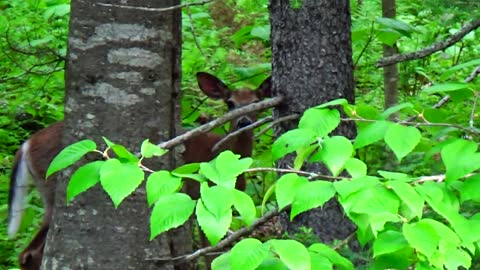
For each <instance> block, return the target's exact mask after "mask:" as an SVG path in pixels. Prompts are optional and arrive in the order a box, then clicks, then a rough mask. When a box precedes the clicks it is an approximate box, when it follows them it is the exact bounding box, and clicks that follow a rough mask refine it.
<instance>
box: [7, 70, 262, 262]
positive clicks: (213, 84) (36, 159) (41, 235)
mask: <svg viewBox="0 0 480 270" xmlns="http://www.w3.org/2000/svg"><path fill="white" fill-rule="evenodd" d="M197 80H198V84H199V86H200V89H201V90H202V91H203V92H204V93H205V94H206V95H207V96H209V97H210V98H213V99H222V100H223V101H224V102H225V103H226V104H227V105H228V107H229V109H235V108H239V107H242V106H245V105H248V104H251V103H253V102H256V101H259V100H261V99H263V98H265V97H267V96H270V80H269V79H267V80H266V81H265V82H263V83H262V85H261V86H260V87H259V88H258V89H257V91H255V92H254V91H250V90H246V89H243V90H239V91H231V90H230V89H229V88H228V87H227V86H226V85H225V84H224V83H223V82H222V81H220V80H219V79H217V78H216V77H214V76H213V75H210V74H208V73H201V72H200V73H197ZM254 121H256V115H255V114H252V115H245V116H241V117H239V118H238V119H234V120H232V123H231V125H230V131H234V130H237V129H239V128H241V127H244V126H247V125H249V124H251V123H253V122H254ZM63 126H64V125H63V122H58V123H56V124H53V125H51V126H49V127H47V128H45V129H43V130H40V131H39V132H37V133H35V134H34V135H33V136H32V137H31V138H30V139H29V140H28V141H26V142H25V143H24V144H23V145H22V147H21V148H20V150H18V152H17V154H16V156H15V160H14V165H13V169H12V175H11V180H10V193H9V226H8V234H9V236H10V237H13V236H14V235H15V233H16V232H17V230H18V228H19V226H20V223H21V217H22V213H23V209H24V207H25V206H24V205H25V203H24V202H25V196H26V194H27V191H28V182H29V180H30V179H31V180H33V182H34V184H35V186H36V187H37V189H38V190H39V192H40V195H41V197H42V201H43V204H44V208H45V216H44V218H43V221H42V225H41V228H40V230H39V232H38V233H37V234H36V235H35V237H34V239H33V240H32V241H31V242H30V244H29V245H28V246H27V247H26V248H25V250H24V251H23V252H22V253H21V254H20V255H19V262H20V266H21V269H22V270H38V269H40V264H41V261H42V256H43V248H44V246H45V240H46V236H47V233H48V228H49V225H50V222H51V219H52V216H53V210H54V201H55V189H56V188H55V186H56V183H55V181H54V180H53V179H52V180H48V181H47V180H46V179H45V175H46V171H47V168H48V166H49V165H50V163H51V161H52V160H53V158H54V157H55V156H56V155H57V154H58V153H59V152H60V151H61V149H62V145H61V137H62V132H63ZM222 138H223V136H221V135H218V134H214V133H206V134H201V135H198V136H196V137H193V138H191V139H190V140H187V141H186V142H185V143H184V145H185V152H184V154H183V157H184V161H185V162H186V163H193V162H206V161H210V160H212V159H213V158H215V156H216V155H217V154H218V153H220V152H221V151H224V150H231V151H233V152H234V153H236V154H240V155H241V156H242V157H249V156H251V155H252V149H253V132H252V131H251V130H248V131H245V132H242V133H241V134H239V135H238V136H236V137H234V138H232V139H231V140H230V141H228V142H227V143H225V145H224V146H222V147H220V148H219V149H218V150H217V151H215V152H213V151H212V148H213V147H214V146H215V145H216V144H217V143H218V142H219V141H220V140H221V139H222ZM193 182H194V181H188V183H187V188H186V189H187V190H186V192H187V194H189V195H190V196H192V197H193V198H198V197H199V185H198V184H197V185H195V183H193ZM190 183H193V184H190ZM236 187H237V188H238V189H240V190H244V189H245V179H244V177H243V176H240V177H239V179H238V180H237V185H236Z"/></svg>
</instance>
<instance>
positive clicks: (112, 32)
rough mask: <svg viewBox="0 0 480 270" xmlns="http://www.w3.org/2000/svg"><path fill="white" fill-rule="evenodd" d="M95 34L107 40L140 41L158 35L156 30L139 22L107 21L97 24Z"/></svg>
mask: <svg viewBox="0 0 480 270" xmlns="http://www.w3.org/2000/svg"><path fill="white" fill-rule="evenodd" d="M95 35H96V36H98V37H101V38H103V39H104V40H108V41H120V40H125V39H126V40H130V41H142V40H148V39H152V38H156V37H158V32H157V31H156V30H155V29H153V28H146V27H145V26H143V25H140V24H119V23H107V24H101V25H99V26H97V27H96V28H95Z"/></svg>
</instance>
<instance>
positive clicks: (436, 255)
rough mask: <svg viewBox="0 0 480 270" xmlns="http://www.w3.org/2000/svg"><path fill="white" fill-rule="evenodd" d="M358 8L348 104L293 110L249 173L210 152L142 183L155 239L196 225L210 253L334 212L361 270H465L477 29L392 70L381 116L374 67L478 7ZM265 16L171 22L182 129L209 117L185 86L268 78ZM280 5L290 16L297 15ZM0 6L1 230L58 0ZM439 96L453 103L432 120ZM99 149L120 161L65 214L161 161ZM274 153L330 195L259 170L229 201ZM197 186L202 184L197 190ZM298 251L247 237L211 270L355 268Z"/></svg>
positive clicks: (470, 247) (44, 103)
mask: <svg viewBox="0 0 480 270" xmlns="http://www.w3.org/2000/svg"><path fill="white" fill-rule="evenodd" d="M358 2H359V1H351V6H352V19H353V29H352V41H353V44H352V46H353V53H354V57H353V58H354V62H355V81H356V102H357V104H356V105H348V104H347V103H346V101H345V100H335V101H332V102H328V103H327V104H323V105H319V106H317V107H315V108H311V109H309V110H307V111H305V113H304V115H303V117H302V119H301V121H300V124H299V127H298V128H297V129H293V130H291V131H289V132H287V133H285V134H283V135H282V136H281V137H280V138H279V139H277V140H276V141H275V142H274V144H273V149H272V148H271V147H270V144H271V142H272V139H271V137H272V136H273V133H272V132H271V131H270V132H267V133H266V134H264V135H262V136H261V137H260V138H259V139H258V141H259V143H258V144H257V149H256V150H255V155H254V159H253V160H251V159H243V160H242V159H238V157H236V156H235V155H234V154H232V153H223V154H222V156H221V157H218V158H217V159H216V160H214V161H212V162H209V163H202V164H190V165H185V166H182V167H179V168H177V169H175V170H173V171H171V172H169V171H159V172H154V173H152V174H150V175H149V176H148V178H147V182H146V189H147V194H146V201H147V202H148V204H149V206H150V207H153V208H152V215H151V220H150V228H151V238H152V239H153V238H155V237H156V236H158V235H159V234H161V233H163V232H166V231H168V230H170V229H172V228H175V227H178V226H180V225H181V224H183V223H184V222H186V221H187V220H188V219H189V217H190V216H191V215H193V213H194V211H195V214H196V216H197V218H198V222H199V223H200V225H201V228H202V230H203V231H204V232H205V233H206V235H207V237H208V239H209V240H210V241H211V242H212V243H217V242H218V241H220V239H221V238H222V237H223V236H224V235H225V234H226V232H227V230H228V229H229V228H230V227H235V228H236V227H238V226H240V225H237V224H235V226H232V224H233V223H234V222H237V223H240V224H241V225H250V224H252V223H253V222H254V221H255V219H256V218H257V217H258V215H259V214H260V213H259V212H262V211H263V209H264V208H265V207H268V206H271V205H273V204H276V205H277V207H278V208H280V209H284V210H285V209H288V207H289V206H290V207H291V208H290V218H293V217H295V215H297V214H299V213H301V212H304V211H307V210H308V209H311V208H315V207H321V206H322V205H323V203H324V202H325V201H326V200H328V199H330V198H333V199H336V200H338V201H339V203H340V204H341V205H342V207H343V209H344V210H345V212H346V215H347V217H348V218H349V219H351V220H352V221H353V222H354V223H355V224H356V225H357V227H358V231H357V234H356V237H357V239H358V240H359V241H360V242H361V243H362V244H365V245H366V246H368V247H371V250H370V252H371V254H368V255H371V256H370V257H364V258H363V257H362V260H363V261H364V263H365V264H366V265H367V266H366V268H368V269H392V268H393V269H408V268H412V267H415V268H416V269H442V268H445V269H457V268H462V267H463V268H472V269H475V268H478V255H477V254H479V253H478V243H479V240H480V237H479V236H478V234H477V233H475V232H477V231H479V230H480V215H478V210H477V209H478V206H479V205H478V204H479V203H480V195H479V193H478V189H479V188H480V178H479V176H478V174H477V173H478V169H479V165H477V164H480V162H479V160H478V156H479V152H478V149H477V145H478V128H477V127H476V126H477V125H478V121H477V118H478V115H477V112H476V110H475V107H474V106H472V104H473V100H474V99H475V97H476V96H477V95H478V79H477V80H476V81H473V82H471V83H464V82H463V81H464V79H465V78H466V77H467V76H468V75H469V74H470V73H471V71H472V70H473V68H475V67H476V66H478V65H479V63H480V59H478V55H479V47H478V40H479V39H478V31H477V32H476V33H471V34H469V35H467V36H466V37H465V38H464V39H463V40H462V42H459V43H457V44H455V45H454V46H452V47H450V48H447V49H445V50H443V51H441V52H438V53H435V54H433V55H430V56H428V57H426V58H424V59H420V60H415V61H410V62H404V63H401V64H399V72H400V101H401V102H400V105H398V106H395V107H392V108H390V109H388V110H385V111H384V110H383V88H382V81H383V74H382V70H381V69H377V68H375V67H374V65H373V64H374V63H375V62H376V61H377V60H378V59H380V58H381V48H382V45H384V44H386V45H393V44H395V45H396V46H397V47H398V49H399V52H400V53H406V52H411V51H415V50H418V49H421V48H424V47H427V46H430V45H431V44H433V43H434V42H437V41H439V40H444V39H445V38H446V37H447V36H448V35H449V34H451V33H454V32H456V31H457V30H458V29H459V28H460V26H461V25H462V24H463V23H464V22H465V21H468V20H470V19H471V18H472V17H474V16H473V15H474V14H473V13H472V12H474V11H475V10H478V8H479V4H478V1H443V0H442V1H438V0H427V1H420V0H414V1H403V0H400V1H397V6H398V10H397V14H398V16H397V18H396V19H394V20H393V19H386V18H381V8H380V4H379V3H380V2H378V1H362V5H360V6H358V5H357V4H358ZM267 5H268V1H266V0H259V1H249V0H240V1H232V0H226V1H214V2H212V3H210V4H209V5H206V6H191V7H189V8H188V9H184V10H183V21H182V24H183V27H184V29H183V36H182V38H183V43H182V44H183V45H182V46H183V53H182V73H183V74H182V78H183V79H184V80H183V81H182V91H183V94H184V98H183V100H182V120H183V124H184V125H185V126H195V125H197V124H198V123H197V122H200V120H201V118H200V116H201V115H207V116H208V117H207V118H213V117H216V116H218V115H219V114H221V113H222V112H221V110H218V108H219V107H220V106H219V105H218V103H216V102H215V101H205V100H203V99H202V98H201V97H202V95H200V94H199V92H198V89H197V88H198V87H197V86H196V82H195V79H194V78H195V76H194V74H195V73H196V72H198V71H209V70H210V71H212V72H214V73H215V74H216V75H218V76H219V77H222V78H225V80H226V81H225V82H226V83H228V84H230V86H232V87H233V88H236V87H244V86H246V87H251V88H253V87H255V86H257V85H258V84H259V83H260V82H261V81H262V80H263V79H264V78H265V77H266V76H267V73H268V72H269V70H270V54H271V52H270V51H269V43H270V40H269V38H270V37H269V35H270V32H269V19H268V15H267ZM290 5H291V8H292V9H293V12H295V9H299V8H302V5H303V1H290ZM0 7H1V9H2V14H1V15H0V47H1V49H2V52H3V54H2V55H0V59H1V61H0V63H1V64H0V70H1V73H2V76H1V78H0V100H2V101H0V141H2V144H1V145H0V153H1V154H2V159H1V160H0V217H3V218H5V217H6V213H7V198H6V194H7V190H8V183H9V180H8V177H7V175H8V173H9V168H10V165H11V160H12V155H13V153H14V151H15V150H16V149H17V148H18V145H20V143H21V141H23V140H24V139H25V138H27V137H28V135H29V134H30V133H31V132H33V131H35V130H37V129H39V128H41V127H43V126H46V125H48V124H50V123H53V122H55V121H57V120H59V119H61V118H62V106H63V89H64V74H63V68H64V57H65V55H66V33H67V30H68V14H69V13H68V12H69V9H68V1H66V0H55V1H50V0H48V1H47V0H38V1H0ZM472 14H473V15H472ZM477 17H478V16H477ZM445 94H449V95H450V96H451V101H450V102H449V103H448V104H446V105H445V106H444V108H441V109H431V107H432V105H434V104H436V103H437V102H438V101H439V100H440V99H441V98H442V97H443V96H444V95H445ZM333 105H340V106H341V107H342V108H343V111H344V112H345V114H346V115H348V117H350V118H351V120H350V121H355V123H356V125H357V130H358V135H357V136H356V138H345V137H342V136H337V135H332V134H331V133H332V131H333V130H334V129H335V128H336V127H337V126H338V124H339V123H340V122H341V121H343V120H342V119H341V117H344V116H343V114H340V113H339V112H338V110H336V109H331V108H328V107H330V106H333ZM394 113H398V119H408V117H410V116H412V115H413V116H417V120H418V122H415V123H407V122H408V121H407V122H403V123H402V122H401V121H400V122H397V123H394V122H392V121H390V120H389V117H390V116H392V115H393V114H394ZM470 115H472V116H470ZM216 132H219V133H223V132H224V130H223V129H222V128H219V129H217V130H216ZM352 139H353V141H352ZM107 145H108V147H109V148H107V149H110V150H112V151H113V152H114V153H115V155H116V157H117V159H109V160H107V161H96V162H94V163H90V164H87V165H84V166H82V167H80V168H79V169H78V170H77V171H75V172H74V174H73V175H72V179H71V181H70V183H69V186H68V187H67V201H69V202H70V201H71V200H74V199H75V197H76V196H78V195H79V194H81V193H82V192H85V191H87V192H88V189H89V188H90V187H92V186H94V185H96V184H97V183H101V185H102V187H104V188H105V189H106V192H107V194H109V196H110V197H111V199H112V201H113V202H114V204H115V206H116V207H118V205H119V204H120V203H121V202H122V201H123V199H125V198H126V197H127V196H128V195H129V194H131V192H133V191H134V190H135V189H136V188H137V187H138V185H140V183H141V181H143V180H144V177H145V176H144V173H143V171H142V170H141V169H144V167H143V165H142V161H143V160H144V159H145V158H150V157H153V156H157V155H162V154H163V153H164V151H163V150H161V149H158V148H157V147H156V146H154V145H153V144H151V143H149V142H148V141H145V142H144V144H142V146H141V154H142V157H140V158H138V157H137V156H135V155H134V154H132V153H131V152H130V151H129V150H127V149H126V148H125V147H123V146H121V145H117V144H114V143H112V142H109V141H107ZM94 148H95V147H93V148H92V147H87V148H83V150H82V149H81V148H80V149H74V153H70V154H68V155H67V158H66V159H62V160H61V161H55V163H56V164H55V165H52V168H54V170H55V171H56V170H59V169H61V168H63V167H65V166H68V165H70V164H71V163H73V162H75V160H77V159H78V158H80V157H81V156H83V155H84V154H85V153H87V152H90V151H92V150H93V149H94ZM107 152H108V151H104V152H101V153H102V155H104V156H105V155H106V153H107ZM287 154H290V155H293V156H294V157H295V160H294V164H291V166H292V167H293V168H295V169H297V170H300V169H301V168H302V166H303V165H304V164H306V163H310V162H321V163H322V164H323V165H325V166H326V168H327V169H328V171H329V172H330V174H331V175H328V176H329V177H331V176H337V177H338V176H340V177H339V178H338V179H339V180H338V181H336V182H334V183H333V184H332V183H331V182H327V181H325V177H324V178H322V175H318V174H317V173H318V172H315V173H313V172H305V173H306V174H305V175H300V174H296V173H290V174H285V175H283V176H281V177H280V178H279V179H278V180H277V178H278V177H277V176H276V175H275V173H273V172H269V173H265V174H263V175H260V174H259V176H257V177H255V178H252V179H251V180H253V181H252V183H251V184H249V186H248V188H247V192H246V193H245V192H241V191H236V190H234V189H233V186H234V185H235V181H236V180H235V179H236V176H237V175H239V174H241V173H242V172H243V171H244V170H246V169H247V168H248V167H250V166H252V165H251V164H253V167H269V166H271V165H272V161H273V160H278V159H280V158H282V157H284V156H285V155H287ZM393 155H394V156H395V157H396V159H395V158H392V157H393ZM49 173H53V171H51V172H49ZM120 174H121V175H120ZM304 176H306V177H309V178H312V179H310V180H315V181H311V182H309V180H307V178H306V177H304ZM187 178H188V180H187ZM207 179H208V180H209V181H210V182H212V183H213V184H214V185H213V186H209V185H208V184H207ZM185 181H198V182H200V183H202V184H201V186H202V190H201V198H200V199H199V200H198V201H194V200H192V199H191V198H189V197H188V196H187V195H185V194H182V193H179V190H180V188H181V185H182V183H184V182H185ZM270 184H273V186H272V187H270ZM218 194H221V196H218ZM252 194H253V195H252ZM249 195H250V196H249ZM252 198H253V199H252ZM264 198H265V199H264ZM262 200H263V203H262V211H258V212H257V211H256V209H255V204H258V202H259V201H262ZM38 205H39V198H38V195H37V194H36V193H32V194H30V195H29V202H28V206H29V209H28V210H27V215H26V219H25V220H26V221H27V222H26V223H25V224H23V228H24V231H26V232H27V233H26V234H25V235H26V236H25V235H23V236H21V237H20V240H19V241H18V242H17V243H16V244H14V243H13V242H12V241H7V240H6V239H3V238H2V239H1V240H0V253H1V254H2V255H3V254H5V256H1V259H0V268H2V269H3V268H9V267H10V268H11V267H13V266H14V265H15V263H16V254H18V253H19V252H20V248H21V247H23V246H25V245H26V244H24V243H22V241H23V242H26V241H28V240H29V238H30V236H29V235H28V234H33V233H35V230H34V228H36V227H37V226H36V225H38V224H37V223H39V222H40V218H39V217H40V216H41V214H42V210H41V209H40V208H39V207H38ZM35 216H37V217H35ZM2 226H3V225H2ZM2 230H3V227H2ZM2 236H3V234H2ZM22 237H23V238H22ZM307 238H308V237H303V238H301V239H299V240H300V241H301V242H302V244H303V245H302V244H300V243H299V242H296V241H292V240H285V241H283V240H275V241H270V242H265V243H262V242H261V241H259V240H256V239H244V240H242V241H240V242H239V243H238V244H237V245H235V246H234V247H233V249H232V251H231V252H229V253H226V254H223V255H222V256H220V257H219V258H217V259H216V260H215V262H214V264H213V268H214V269H288V268H290V269H303V268H307V264H308V263H310V266H311V267H310V268H311V269H319V268H320V269H353V265H352V263H351V262H350V260H351V259H352V258H350V257H348V259H347V258H344V257H342V256H341V255H339V254H338V253H337V252H338V251H339V249H338V247H335V248H332V247H329V246H327V245H325V244H321V243H315V244H313V245H310V243H311V242H316V241H317V240H315V239H313V240H312V239H311V238H310V239H307ZM307 247H308V248H307ZM305 251H307V252H305ZM354 256H355V255H354ZM356 256H358V254H357V255H356ZM315 267H317V268H315ZM318 267H319V268H318Z"/></svg>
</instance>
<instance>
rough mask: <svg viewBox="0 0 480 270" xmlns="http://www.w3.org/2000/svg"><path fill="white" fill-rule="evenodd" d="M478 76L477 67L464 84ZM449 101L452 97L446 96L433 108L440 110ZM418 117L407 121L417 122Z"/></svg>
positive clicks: (478, 67)
mask: <svg viewBox="0 0 480 270" xmlns="http://www.w3.org/2000/svg"><path fill="white" fill-rule="evenodd" d="M478 74H480V66H477V67H476V68H475V69H474V70H473V71H472V73H470V75H468V77H467V78H465V80H463V82H465V83H469V82H471V81H473V80H474V79H475V78H476V77H477V76H478ZM449 100H450V95H446V96H444V97H443V98H442V99H441V100H440V101H439V102H437V103H436V104H435V105H433V106H432V108H434V109H438V108H440V107H442V106H443V105H445V104H446V103H447V102H448V101H449ZM417 117H418V116H417V115H414V116H410V117H409V118H407V120H405V121H407V122H410V121H413V120H415V119H416V118H417Z"/></svg>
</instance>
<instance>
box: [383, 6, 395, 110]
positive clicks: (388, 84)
mask: <svg viewBox="0 0 480 270" xmlns="http://www.w3.org/2000/svg"><path fill="white" fill-rule="evenodd" d="M382 15H383V17H385V18H392V19H394V18H395V16H396V6H395V0H382ZM397 53H398V49H397V45H395V44H393V45H392V46H388V45H383V57H384V58H385V57H389V56H392V55H396V54H397ZM383 87H384V95H385V109H386V108H389V107H392V106H395V105H397V104H398V67H397V64H391V65H388V66H385V67H383ZM392 117H395V115H392Z"/></svg>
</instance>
